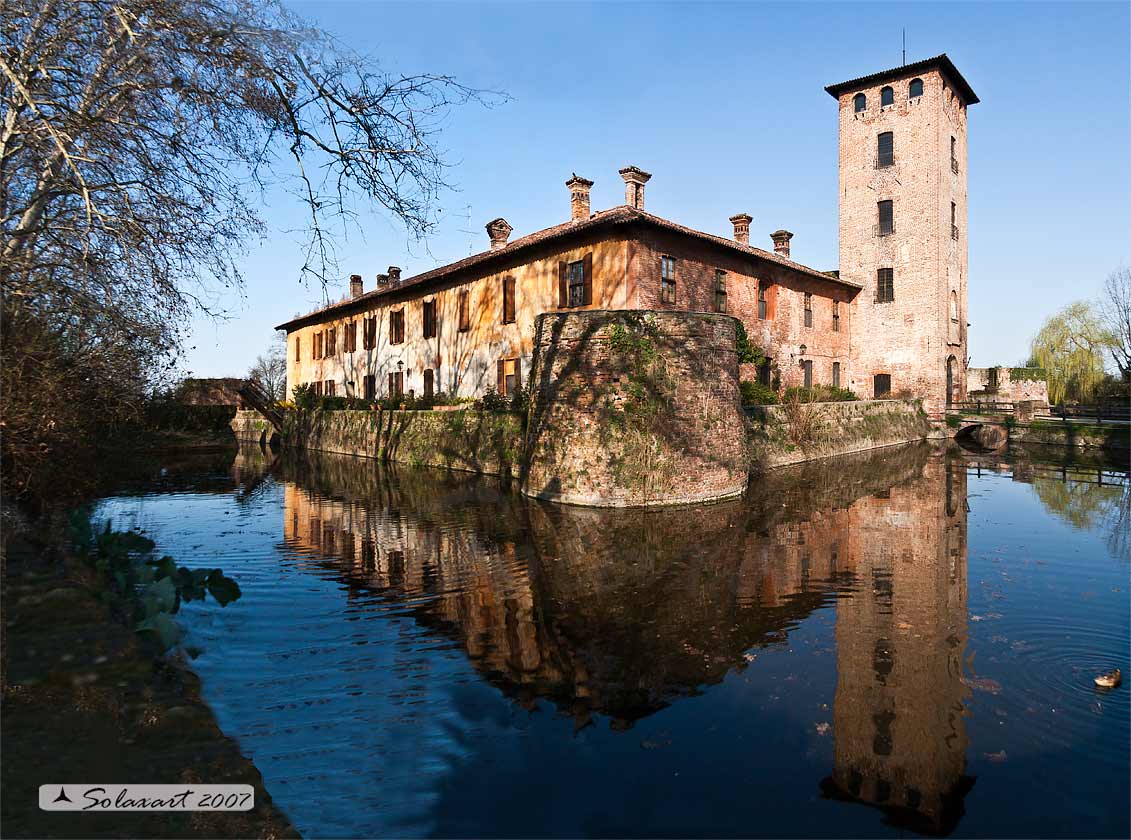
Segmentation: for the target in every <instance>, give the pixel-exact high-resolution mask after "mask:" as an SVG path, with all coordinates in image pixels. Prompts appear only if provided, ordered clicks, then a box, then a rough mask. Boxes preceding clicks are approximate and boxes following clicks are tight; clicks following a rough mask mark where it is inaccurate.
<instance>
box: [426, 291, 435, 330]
mask: <svg viewBox="0 0 1131 840" xmlns="http://www.w3.org/2000/svg"><path fill="white" fill-rule="evenodd" d="M424 337H425V338H435V337H436V301H434V300H426V301H424Z"/></svg>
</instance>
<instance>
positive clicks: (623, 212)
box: [275, 204, 862, 330]
mask: <svg viewBox="0 0 1131 840" xmlns="http://www.w3.org/2000/svg"><path fill="white" fill-rule="evenodd" d="M631 223H639V224H647V225H653V226H655V227H658V228H661V229H664V230H670V231H674V232H675V233H680V234H683V235H684V236H690V237H693V238H695V239H699V240H703V241H706V242H710V243H712V244H715V245H718V246H720V247H723V248H726V249H728V250H731V251H737V252H738V253H741V254H746V255H748V256H753V257H756V258H758V259H761V260H765V261H766V262H770V263H775V264H777V265H780V266H782V267H784V268H788V269H791V270H793V271H796V272H798V273H800V274H804V275H806V276H809V277H814V278H817V279H820V280H824V281H825V282H827V283H828V282H831V283H837V284H839V285H841V286H847V287H848V288H851V289H860V288H862V287H861V286H860V285H858V284H856V283H850V282H849V281H847V280H843V279H840V278H838V277H831V276H830V275H829V274H828V273H826V272H824V271H817V270H816V269H814V268H809V267H808V266H806V265H802V264H801V263H797V262H794V261H793V260H789V259H786V258H785V257H783V256H781V255H780V254H775V253H774V252H773V251H766V250H763V249H762V248H755V247H754V246H752V245H742V244H740V243H738V242H735V241H734V240H733V239H727V238H725V237H722V236H715V235H714V234H712V233H704V232H703V231H701V230H695V229H694V228H689V227H685V226H684V225H680V224H676V223H675V222H673V221H670V220H668V219H664V218H662V217H660V216H654V215H652V214H651V213H645V212H644V211H643V210H637V209H636V208H635V207H629V206H628V205H626V204H622V205H621V206H619V207H612V208H610V209H608V210H600V211H598V212H596V213H594V214H593V215H592V216H590V217H589V218H588V219H586V220H585V221H582V222H563V223H562V224H560V225H554V226H553V227H548V228H545V229H543V230H539V231H536V232H535V233H531V234H527V235H526V236H520V237H519V238H518V239H516V240H514V241H513V242H509V243H507V245H506V246H505V247H503V248H498V249H496V250H489V251H481V252H480V253H478V254H472V255H471V256H470V257H464V258H463V259H462V260H456V261H455V262H453V263H448V264H447V265H442V266H440V267H438V268H434V269H432V270H431V271H425V272H424V273H423V274H417V275H415V276H413V277H406V278H405V279H404V280H402V281H401V282H399V283H389V284H388V285H385V286H380V287H378V288H376V289H374V290H372V291H370V292H366V293H365V294H363V295H359V296H358V297H354V298H348V299H346V300H342V301H338V302H337V303H332V304H329V305H328V306H324V307H322V308H321V309H316V310H314V311H313V312H308V313H307V314H305V315H300V316H299V317H297V318H292V319H291V320H290V321H287V322H286V323H283V324H279V326H277V327H276V328H275V329H277V330H288V329H294V328H296V327H300V326H303V325H304V324H307V323H311V322H314V321H318V320H320V319H321V318H323V317H324V316H326V315H330V314H332V313H341V314H345V313H347V312H351V311H355V310H359V309H364V308H366V306H367V304H368V303H370V302H372V301H373V300H375V299H376V298H381V297H385V296H389V295H394V294H399V293H400V292H403V291H404V290H406V289H412V288H414V287H417V286H426V285H428V284H430V283H431V282H432V281H438V280H441V279H443V278H446V277H449V276H451V275H453V274H456V273H458V272H460V271H463V270H465V269H469V268H472V267H474V266H478V265H481V264H484V263H487V264H490V263H492V262H504V261H506V260H507V259H509V258H510V257H513V256H514V255H515V254H516V253H518V252H520V251H524V250H526V249H528V248H532V247H534V246H536V245H541V244H542V243H545V242H549V241H551V240H554V239H558V238H562V237H566V236H572V235H574V234H578V233H583V232H586V231H591V230H596V229H598V228H601V227H606V226H613V225H624V224H631Z"/></svg>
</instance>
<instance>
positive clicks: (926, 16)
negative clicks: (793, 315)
mask: <svg viewBox="0 0 1131 840" xmlns="http://www.w3.org/2000/svg"><path fill="white" fill-rule="evenodd" d="M290 5H291V6H292V7H293V8H294V10H295V11H296V12H298V13H299V14H301V15H303V16H304V17H306V18H307V19H309V20H310V21H312V22H313V23H315V24H317V25H319V26H321V27H323V28H325V29H327V30H328V31H330V32H331V33H333V34H334V35H336V36H337V37H338V38H339V39H340V40H341V41H343V42H344V43H345V44H347V45H348V46H349V47H351V48H352V49H354V50H357V51H359V52H363V53H367V54H370V55H373V56H376V57H378V58H379V60H380V61H381V63H382V64H383V66H384V67H385V68H387V69H388V70H391V71H396V72H404V73H416V72H429V73H447V74H452V75H454V76H457V77H458V78H459V80H460V81H461V82H464V83H465V84H468V85H471V86H474V87H480V88H492V89H499V90H504V91H506V92H507V93H508V94H509V95H510V97H511V99H510V101H509V102H507V103H505V104H503V105H500V106H497V107H494V108H483V107H480V106H476V105H468V106H463V107H460V108H458V109H456V110H454V111H453V112H452V113H451V115H450V117H449V118H448V119H447V121H446V124H445V127H444V133H443V136H442V138H441V141H440V143H441V145H442V146H443V147H444V148H446V149H447V150H449V155H448V157H449V160H451V161H452V162H453V163H454V164H455V167H454V169H453V170H452V171H451V172H450V173H449V180H450V181H451V182H452V183H453V184H454V185H455V186H456V187H457V189H456V190H453V191H452V192H449V193H447V194H446V195H444V196H443V197H442V199H441V202H440V205H439V206H440V211H441V212H440V214H439V215H440V218H441V219H442V220H443V221H441V223H440V225H439V226H438V228H437V229H436V231H435V232H434V233H433V234H432V235H431V236H430V237H429V239H428V240H427V242H423V243H421V242H414V241H412V240H411V239H410V238H409V237H408V236H407V235H406V233H405V231H404V230H403V228H401V227H400V226H399V225H398V224H397V223H396V222H394V221H392V220H391V219H390V218H389V217H388V216H387V215H383V214H381V213H379V212H365V213H363V215H362V220H361V225H362V232H361V233H360V234H359V233H357V232H356V231H351V232H350V237H349V239H348V241H345V242H343V243H341V246H340V250H339V252H340V254H341V256H342V260H341V270H342V274H343V277H342V280H341V282H340V283H339V284H338V285H337V287H334V288H331V289H330V295H331V297H338V296H340V295H341V294H342V293H344V291H345V289H346V286H347V285H348V281H347V280H346V278H347V277H348V275H349V274H350V273H357V274H361V275H362V276H363V277H364V278H365V285H366V289H369V288H371V287H372V284H373V282H374V277H375V275H377V274H378V273H379V272H383V271H385V270H386V268H387V267H388V266H389V265H400V266H402V267H403V269H404V274H405V276H409V275H411V274H416V273H419V272H421V271H425V270H427V269H429V268H432V267H434V266H436V265H439V264H443V263H446V262H449V261H451V260H454V259H458V258H460V257H464V256H467V254H468V253H471V252H477V251H480V250H484V249H485V248H486V247H487V235H486V233H485V231H484V229H483V225H484V224H485V223H486V222H488V221H490V220H491V219H493V218H495V217H496V216H503V217H505V218H506V219H507V220H508V221H509V222H510V223H511V225H513V226H514V229H515V230H514V233H513V234H512V237H518V236H521V235H523V234H526V233H530V232H531V231H535V230H538V229H541V228H543V227H547V226H549V225H552V224H556V223H558V222H561V221H564V220H565V219H567V218H568V216H569V203H568V196H567V191H566V188H565V186H564V184H563V182H564V181H565V180H566V179H567V178H568V177H569V176H570V173H571V172H577V173H578V174H580V175H584V176H585V177H587V178H590V179H592V180H594V181H595V182H596V184H595V186H594V187H593V193H592V201H593V208H594V209H602V208H606V207H610V206H613V205H615V204H619V203H621V202H623V200H624V192H623V190H624V188H623V183H622V181H621V179H620V177H619V176H618V175H617V170H618V169H620V168H621V167H623V166H626V165H628V164H635V165H637V166H640V167H641V168H643V169H646V170H648V171H649V172H651V173H653V178H652V180H651V182H650V183H649V185H648V195H647V207H648V209H649V210H650V211H651V212H654V213H658V214H659V215H662V216H665V217H668V218H671V219H674V220H675V221H678V222H680V223H682V224H686V225H689V226H691V227H694V228H698V229H701V230H706V231H711V232H714V233H718V234H722V235H730V234H731V226H730V223H729V222H728V221H727V219H728V217H729V216H731V215H732V214H734V213H736V212H740V211H746V212H749V213H751V214H752V215H753V216H754V219H755V221H754V223H753V225H752V226H751V241H752V242H753V243H754V244H757V245H760V246H762V247H767V248H768V247H770V239H769V232H770V231H772V230H775V229H777V228H779V227H785V228H788V229H789V230H792V231H793V232H794V234H795V236H794V239H793V243H792V246H793V257H794V258H795V259H797V260H798V261H800V262H803V263H805V264H807V265H811V266H813V267H816V268H820V269H828V268H834V267H836V265H837V201H836V188H837V180H836V179H837V171H836V165H837V145H836V142H837V124H836V103H835V102H834V100H833V99H832V98H831V97H830V96H829V95H828V94H826V93H825V92H824V90H823V88H824V86H825V85H827V84H830V83H833V82H840V81H843V80H845V79H850V78H855V77H857V76H860V75H864V74H867V73H871V72H875V71H877V70H882V69H886V68H888V67H893V66H897V65H898V64H899V63H900V60H901V59H900V48H901V44H900V38H901V30H902V28H903V27H906V29H907V60H908V61H914V60H918V59H920V58H925V57H928V56H933V55H937V54H938V53H942V52H946V53H947V54H949V55H950V57H951V59H952V60H953V61H954V62H955V64H956V65H957V66H958V68H959V69H960V70H961V71H962V73H963V74H964V75H965V76H966V78H967V80H968V81H969V82H970V84H971V85H972V86H973V88H974V90H975V91H976V92H977V93H978V95H979V97H980V98H981V100H982V101H981V103H980V104H978V105H975V106H973V107H971V109H970V118H969V165H968V177H969V239H970V300H969V306H970V316H969V319H970V321H971V324H972V326H971V330H970V356H971V364H972V365H974V366H979V367H980V366H985V365H992V364H1007V365H1008V364H1016V363H1019V362H1020V361H1022V360H1023V358H1024V357H1025V356H1026V355H1027V352H1028V345H1029V340H1030V338H1031V337H1032V335H1033V334H1034V333H1035V332H1036V331H1037V329H1038V328H1039V327H1040V324H1041V323H1042V321H1043V320H1044V318H1045V317H1046V316H1048V315H1049V314H1051V313H1052V312H1054V311H1056V310H1057V309H1059V308H1060V307H1062V306H1064V305H1065V304H1067V303H1069V302H1071V301H1073V300H1078V299H1083V298H1094V297H1096V296H1098V294H1099V291H1100V287H1101V285H1102V283H1103V280H1104V277H1105V276H1106V275H1107V274H1108V273H1109V272H1110V271H1111V270H1113V269H1114V268H1116V267H1117V266H1119V265H1120V264H1131V244H1129V243H1131V235H1129V230H1128V220H1129V219H1131V213H1129V210H1131V207H1129V203H1131V202H1129V193H1128V189H1129V184H1131V177H1129V176H1131V166H1129V152H1128V150H1129V148H1131V130H1129V129H1131V125H1129V123H1131V117H1129V114H1131V109H1129V105H1131V102H1129V99H1131V96H1129V93H1131V81H1129V79H1131V58H1129V46H1128V31H1129V26H1131V16H1129V6H1128V4H1127V3H1094V4H1089V3H1069V4H1059V3H1004V2H1003V3H959V2H947V3H937V4H936V3H909V4H894V3H892V4H865V3H833V4H819V3H811V4H806V3H766V4H758V3H725V4H691V3H681V4H651V3H624V4H599V5H598V4H582V3H568V4H566V3H561V4H557V3H554V4H550V3H497V4H495V3H492V4H472V3H445V4H440V3H432V4H427V3H413V4H399V3H366V2H317V3H309V2H307V3H291V4H290ZM267 200H268V206H267V207H266V208H265V209H264V217H265V218H266V219H267V220H268V221H269V223H271V225H272V227H273V230H272V231H271V232H270V234H269V236H268V238H267V239H266V241H265V242H263V243H262V244H258V243H257V244H255V245H254V246H253V247H251V248H249V251H248V253H247V254H246V255H244V257H243V258H242V260H241V261H240V265H241V268H242V270H243V272H244V274H245V279H246V287H245V290H244V295H243V296H242V297H241V296H237V295H234V294H233V295H230V296H228V297H222V298H219V299H218V300H217V302H218V303H219V304H220V305H221V306H222V307H223V308H224V309H225V310H226V311H227V314H228V318H227V320H224V321H219V322H215V321H210V320H205V319H198V320H196V321H195V322H194V324H193V335H192V339H191V340H190V342H189V345H190V346H191V349H189V350H188V352H187V358H186V365H185V366H186V368H187V369H188V370H190V371H191V372H192V373H193V374H194V375H198V376H222V375H242V374H244V373H245V372H246V370H247V368H248V367H249V366H250V365H251V363H252V362H253V361H254V359H255V356H256V355H257V354H258V353H260V352H262V351H263V350H264V349H265V348H266V347H267V346H268V345H269V343H270V342H271V340H272V337H273V331H272V328H273V327H274V325H275V324H278V323H281V322H282V321H285V320H287V319H288V318H290V317H292V316H293V315H294V314H296V313H298V312H305V311H307V310H309V309H310V308H312V307H313V306H315V305H317V304H319V303H320V301H321V295H322V290H321V289H320V288H318V287H316V286H305V285H303V284H302V283H300V282H299V277H298V268H299V266H300V265H301V264H302V252H301V249H300V248H299V246H298V244H297V242H296V237H295V234H294V233H291V232H288V231H290V230H293V228H294V227H295V226H296V225H298V224H299V223H300V221H301V215H300V213H299V211H298V208H296V207H295V206H294V204H293V202H292V201H291V200H289V199H288V198H287V197H286V196H284V195H281V194H272V195H269V196H267Z"/></svg>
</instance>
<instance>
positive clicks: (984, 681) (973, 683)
mask: <svg viewBox="0 0 1131 840" xmlns="http://www.w3.org/2000/svg"><path fill="white" fill-rule="evenodd" d="M962 682H964V683H965V684H966V685H967V686H969V687H970V688H972V689H974V690H975V691H988V692H989V693H990V694H1000V693H1001V683H999V682H998V681H997V680H991V679H990V678H989V677H964V678H963V680H962Z"/></svg>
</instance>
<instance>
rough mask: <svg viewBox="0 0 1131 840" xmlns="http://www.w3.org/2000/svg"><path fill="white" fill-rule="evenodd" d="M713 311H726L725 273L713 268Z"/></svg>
mask: <svg viewBox="0 0 1131 840" xmlns="http://www.w3.org/2000/svg"><path fill="white" fill-rule="evenodd" d="M715 311H716V312H726V311H727V273H726V272H725V271H723V270H722V269H715Z"/></svg>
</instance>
